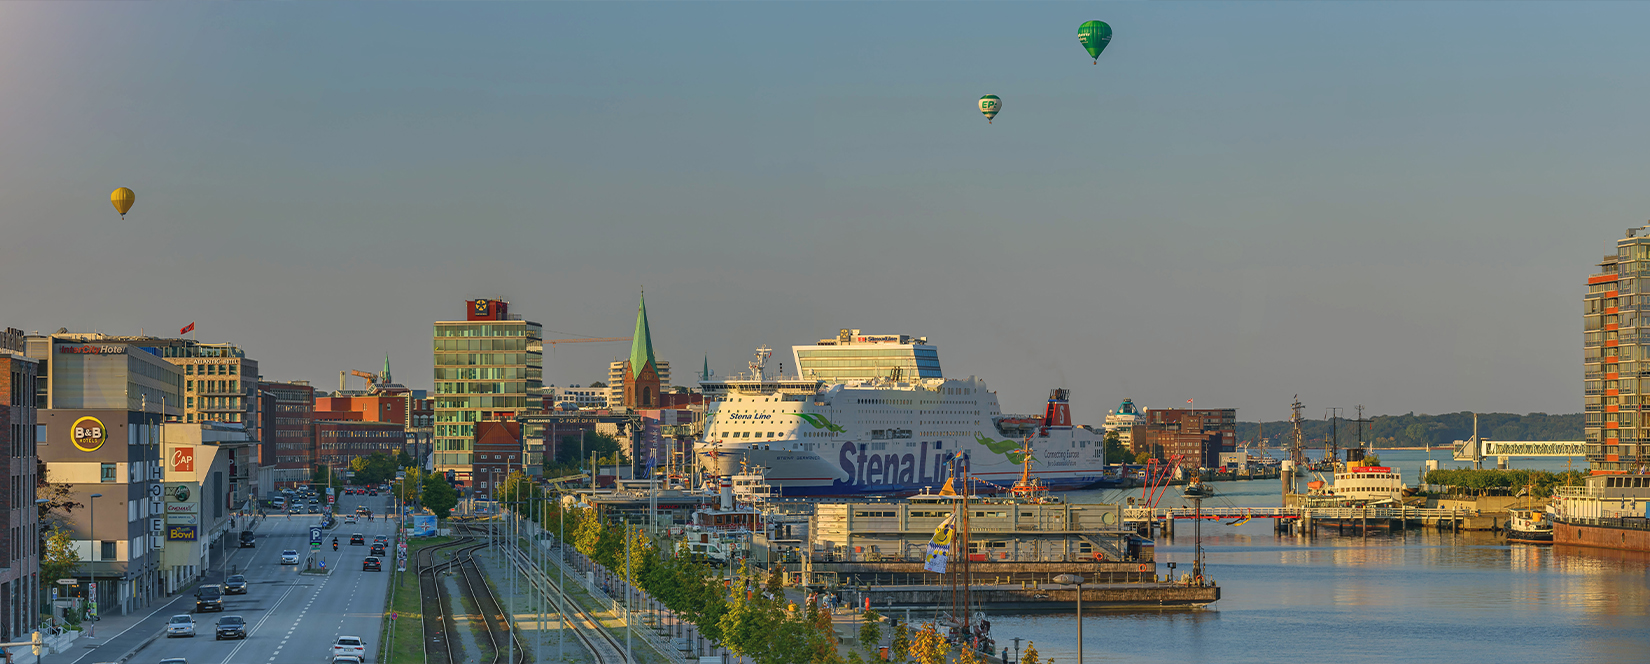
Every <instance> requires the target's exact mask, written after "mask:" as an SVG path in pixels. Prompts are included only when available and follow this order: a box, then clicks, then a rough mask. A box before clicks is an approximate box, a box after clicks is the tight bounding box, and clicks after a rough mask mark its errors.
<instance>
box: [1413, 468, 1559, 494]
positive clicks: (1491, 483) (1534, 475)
mask: <svg viewBox="0 0 1650 664" xmlns="http://www.w3.org/2000/svg"><path fill="white" fill-rule="evenodd" d="M1586 477H1587V473H1585V472H1582V471H1579V470H1572V471H1568V472H1563V473H1553V472H1548V471H1545V470H1521V469H1507V470H1500V469H1491V470H1471V469H1460V470H1433V471H1428V472H1427V476H1426V483H1427V484H1439V485H1443V486H1445V487H1448V492H1449V493H1452V494H1457V495H1473V496H1487V495H1500V496H1519V495H1525V493H1526V491H1527V492H1528V495H1530V496H1534V497H1538V498H1539V497H1545V496H1550V495H1552V494H1553V487H1556V486H1561V485H1579V484H1581V483H1583V482H1584V481H1585V478H1586Z"/></svg>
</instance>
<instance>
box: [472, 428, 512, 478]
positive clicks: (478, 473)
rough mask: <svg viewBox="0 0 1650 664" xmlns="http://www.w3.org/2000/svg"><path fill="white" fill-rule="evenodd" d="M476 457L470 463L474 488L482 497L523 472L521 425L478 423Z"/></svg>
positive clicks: (475, 444)
mask: <svg viewBox="0 0 1650 664" xmlns="http://www.w3.org/2000/svg"><path fill="white" fill-rule="evenodd" d="M472 449H474V450H475V456H474V457H473V459H474V460H473V461H472V462H471V471H470V472H471V475H470V477H471V478H473V481H474V487H475V488H476V489H479V490H481V491H482V492H483V493H486V492H489V491H491V490H492V488H493V486H494V483H496V482H497V481H499V480H502V479H503V478H504V477H506V476H508V475H509V474H510V473H512V472H517V471H523V470H524V469H523V468H522V466H521V464H522V444H521V423H520V422H515V421H499V420H486V421H482V422H477V423H476V437H475V441H474V447H473V448H472Z"/></svg>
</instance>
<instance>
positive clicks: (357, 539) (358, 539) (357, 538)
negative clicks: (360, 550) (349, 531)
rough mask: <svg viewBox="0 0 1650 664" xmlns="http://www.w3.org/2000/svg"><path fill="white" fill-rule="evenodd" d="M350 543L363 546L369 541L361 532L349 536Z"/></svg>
mask: <svg viewBox="0 0 1650 664" xmlns="http://www.w3.org/2000/svg"><path fill="white" fill-rule="evenodd" d="M349 543H350V544H352V545H355V546H361V545H364V544H366V543H367V538H365V537H362V536H361V533H355V534H354V535H350V536H349Z"/></svg>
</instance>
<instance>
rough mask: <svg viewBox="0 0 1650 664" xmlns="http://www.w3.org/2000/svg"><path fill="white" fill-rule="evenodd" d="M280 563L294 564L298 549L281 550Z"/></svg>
mask: <svg viewBox="0 0 1650 664" xmlns="http://www.w3.org/2000/svg"><path fill="white" fill-rule="evenodd" d="M281 564H282V565H296V564H298V550H297V549H287V550H285V551H282V552H281Z"/></svg>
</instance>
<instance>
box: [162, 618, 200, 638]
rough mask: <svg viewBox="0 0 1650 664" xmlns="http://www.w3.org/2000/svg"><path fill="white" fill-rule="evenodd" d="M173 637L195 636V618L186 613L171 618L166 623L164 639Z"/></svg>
mask: <svg viewBox="0 0 1650 664" xmlns="http://www.w3.org/2000/svg"><path fill="white" fill-rule="evenodd" d="M174 636H187V637H190V638H194V636H195V617H194V616H192V615H189V614H187V613H180V614H178V615H175V616H172V621H171V622H168V623H166V638H168V639H170V638H172V637H174Z"/></svg>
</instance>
